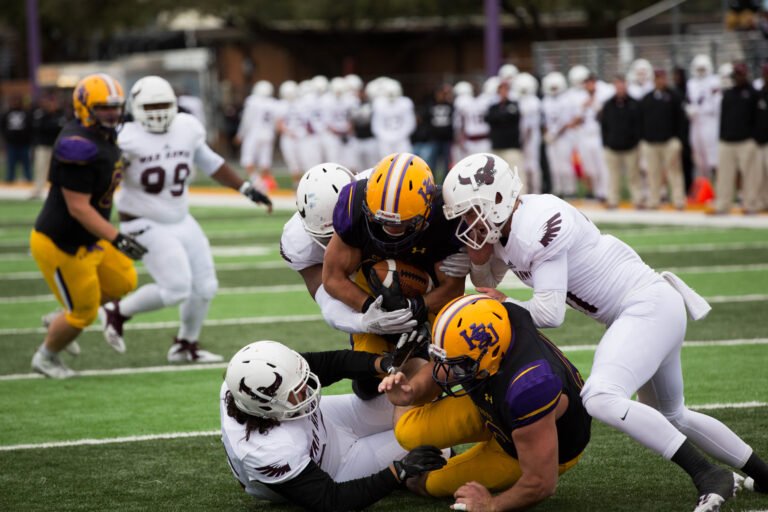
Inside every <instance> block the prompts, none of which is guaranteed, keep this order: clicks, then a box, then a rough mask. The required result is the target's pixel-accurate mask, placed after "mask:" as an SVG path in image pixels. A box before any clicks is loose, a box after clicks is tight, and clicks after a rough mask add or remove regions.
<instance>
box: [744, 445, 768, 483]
mask: <svg viewBox="0 0 768 512" xmlns="http://www.w3.org/2000/svg"><path fill="white" fill-rule="evenodd" d="M741 469H742V471H744V472H745V473H746V474H748V475H749V476H751V477H752V478H753V479H754V480H755V490H759V491H760V492H768V464H766V463H765V461H764V460H763V459H761V458H760V457H758V456H757V454H756V453H754V452H752V455H751V456H750V457H749V460H747V463H746V464H744V467H743V468H741Z"/></svg>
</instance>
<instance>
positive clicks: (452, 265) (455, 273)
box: [439, 249, 469, 278]
mask: <svg viewBox="0 0 768 512" xmlns="http://www.w3.org/2000/svg"><path fill="white" fill-rule="evenodd" d="M439 268H440V272H443V273H444V274H445V275H447V276H449V277H460V278H464V277H467V274H469V254H467V253H466V251H465V250H464V249H462V250H461V252H457V253H454V254H451V255H450V256H448V257H447V258H445V259H444V260H443V261H441V262H440V267H439Z"/></svg>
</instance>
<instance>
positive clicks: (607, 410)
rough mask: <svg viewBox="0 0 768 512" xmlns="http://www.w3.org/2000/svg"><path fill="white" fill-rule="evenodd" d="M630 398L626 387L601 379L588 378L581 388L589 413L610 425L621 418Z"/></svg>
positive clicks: (582, 397)
mask: <svg viewBox="0 0 768 512" xmlns="http://www.w3.org/2000/svg"><path fill="white" fill-rule="evenodd" d="M628 399H629V396H628V393H627V392H626V390H625V389H624V388H622V387H621V386H619V385H617V384H614V383H611V382H608V381H605V380H600V379H588V380H587V382H586V384H585V385H584V388H583V389H582V390H581V400H582V402H583V403H584V407H585V408H586V409H587V412H588V413H589V415H590V416H592V417H593V418H597V419H598V420H600V421H602V422H604V423H608V424H609V425H613V424H614V423H615V422H616V421H620V420H621V417H622V416H623V415H624V413H625V412H626V402H627V400H628Z"/></svg>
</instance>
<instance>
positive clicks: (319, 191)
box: [280, 162, 416, 334]
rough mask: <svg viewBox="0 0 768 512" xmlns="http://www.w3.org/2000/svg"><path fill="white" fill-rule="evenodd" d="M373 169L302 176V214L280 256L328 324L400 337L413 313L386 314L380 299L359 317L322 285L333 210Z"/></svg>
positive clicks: (333, 168)
mask: <svg viewBox="0 0 768 512" xmlns="http://www.w3.org/2000/svg"><path fill="white" fill-rule="evenodd" d="M372 170H373V169H369V170H367V171H364V172H362V173H359V174H357V175H356V176H353V174H352V172H350V171H349V169H347V168H345V167H343V166H341V165H339V164H335V163H331V162H327V163H323V164H320V165H316V166H314V167H312V168H311V169H309V170H308V171H307V172H306V173H304V176H302V177H301V180H299V186H298V188H297V189H296V207H297V210H298V211H297V212H296V213H294V214H293V216H292V217H291V218H290V219H289V220H288V222H286V223H285V226H284V227H283V234H282V236H281V237H280V255H281V256H282V257H283V259H284V260H285V262H286V263H287V264H288V266H289V267H291V268H292V269H293V270H295V271H296V272H298V273H299V274H301V277H302V278H303V279H304V283H305V284H306V285H307V291H309V294H310V295H311V296H312V298H313V299H315V302H317V304H318V305H319V306H320V310H321V312H322V313H323V318H324V319H325V321H326V322H327V323H328V325H330V326H331V327H333V328H334V329H338V330H340V331H344V332H348V333H350V334H354V333H358V332H371V333H374V334H397V333H401V332H403V331H404V330H408V329H414V328H415V327H416V320H414V319H413V318H411V313H410V311H409V310H407V309H400V310H395V311H384V310H383V309H382V307H381V303H382V299H381V298H380V299H378V300H377V301H376V302H374V303H373V304H372V305H371V307H369V308H368V310H367V311H366V312H365V313H361V312H359V311H356V310H354V309H352V308H350V307H349V306H347V305H346V304H344V303H343V302H341V301H340V300H338V299H336V298H334V297H331V296H330V295H329V294H328V292H327V291H325V288H324V287H323V284H322V283H323V257H324V256H325V248H326V246H327V245H328V242H329V241H330V240H331V235H333V209H334V208H335V207H336V200H337V199H338V197H339V193H340V192H341V189H343V188H344V187H345V186H346V185H348V184H350V183H352V182H353V181H355V178H357V179H363V178H367V177H368V176H370V174H371V171H372Z"/></svg>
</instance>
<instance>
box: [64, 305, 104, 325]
mask: <svg viewBox="0 0 768 512" xmlns="http://www.w3.org/2000/svg"><path fill="white" fill-rule="evenodd" d="M98 313H99V305H98V304H94V305H93V306H92V307H90V306H89V307H86V308H77V309H75V310H73V311H68V312H67V313H66V315H65V316H64V318H65V319H66V321H67V323H68V324H69V325H71V326H72V327H74V328H76V329H85V328H86V327H88V326H89V325H91V324H92V323H93V322H95V321H96V317H97V316H98Z"/></svg>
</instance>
